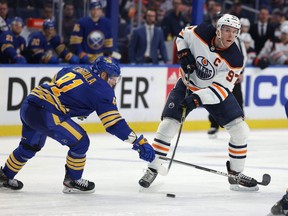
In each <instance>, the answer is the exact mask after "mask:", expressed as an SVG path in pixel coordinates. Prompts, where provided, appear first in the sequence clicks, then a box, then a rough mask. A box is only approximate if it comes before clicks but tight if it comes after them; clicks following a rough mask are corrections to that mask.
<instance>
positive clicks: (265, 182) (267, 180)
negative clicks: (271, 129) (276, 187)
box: [159, 156, 271, 186]
mask: <svg viewBox="0 0 288 216" xmlns="http://www.w3.org/2000/svg"><path fill="white" fill-rule="evenodd" d="M159 158H161V159H162V160H169V161H171V160H172V158H167V157H162V156H161V157H159ZM173 162H176V163H179V164H182V165H185V166H190V167H194V168H196V169H199V170H203V171H206V172H210V173H214V174H217V175H222V176H226V177H232V178H234V179H238V180H243V179H242V178H241V176H236V175H232V174H229V173H224V172H221V171H217V170H214V169H210V168H206V167H202V166H198V165H195V164H191V163H187V162H184V161H180V160H176V159H173ZM245 181H246V182H248V183H257V184H259V185H264V186H267V185H268V184H269V183H270V181H271V176H270V175H269V174H267V173H265V174H264V175H263V176H262V181H261V182H258V181H257V180H255V179H254V178H252V179H251V180H249V179H245Z"/></svg>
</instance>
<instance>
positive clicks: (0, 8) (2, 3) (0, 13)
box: [0, 0, 12, 26]
mask: <svg viewBox="0 0 288 216" xmlns="http://www.w3.org/2000/svg"><path fill="white" fill-rule="evenodd" d="M8 12H9V9H8V3H7V1H6V0H0V17H2V18H3V19H4V20H5V22H6V24H7V26H9V25H10V23H11V21H12V20H11V19H10V18H9V17H8Z"/></svg>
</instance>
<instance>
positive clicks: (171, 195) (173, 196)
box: [166, 193, 176, 198]
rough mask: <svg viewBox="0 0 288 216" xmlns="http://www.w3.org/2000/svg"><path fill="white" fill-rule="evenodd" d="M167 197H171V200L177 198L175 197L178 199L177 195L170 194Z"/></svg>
mask: <svg viewBox="0 0 288 216" xmlns="http://www.w3.org/2000/svg"><path fill="white" fill-rule="evenodd" d="M166 196H167V197H170V198H175V197H176V195H175V194H170V193H167V194H166Z"/></svg>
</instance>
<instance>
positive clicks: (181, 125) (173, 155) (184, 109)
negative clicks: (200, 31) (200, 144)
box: [167, 65, 191, 174]
mask: <svg viewBox="0 0 288 216" xmlns="http://www.w3.org/2000/svg"><path fill="white" fill-rule="evenodd" d="M188 66H189V65H187V69H188V73H187V74H188V75H187V77H188V83H187V86H186V92H185V97H186V96H188V94H189V91H190V89H189V79H190V74H191V68H190V66H189V67H188ZM185 97H184V98H185ZM186 111H187V108H186V107H184V108H183V111H182V116H181V124H180V128H179V131H178V135H177V139H176V143H175V147H174V150H173V152H172V156H171V160H170V161H169V164H168V169H167V174H168V172H169V170H170V168H171V165H172V162H173V159H174V157H175V153H176V149H177V147H178V143H179V139H180V135H181V132H182V128H183V124H184V121H185V117H186Z"/></svg>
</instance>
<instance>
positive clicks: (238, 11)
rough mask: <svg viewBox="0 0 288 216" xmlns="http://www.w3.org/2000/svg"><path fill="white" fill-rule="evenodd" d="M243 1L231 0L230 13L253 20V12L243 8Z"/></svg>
mask: <svg viewBox="0 0 288 216" xmlns="http://www.w3.org/2000/svg"><path fill="white" fill-rule="evenodd" d="M242 6H243V3H242V2H241V1H240V0H236V1H234V2H233V4H232V7H231V9H230V12H228V13H230V14H232V15H235V16H237V17H238V18H239V19H240V18H247V19H249V21H251V22H252V21H253V20H254V14H253V13H251V12H249V11H246V10H243V7H242Z"/></svg>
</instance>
